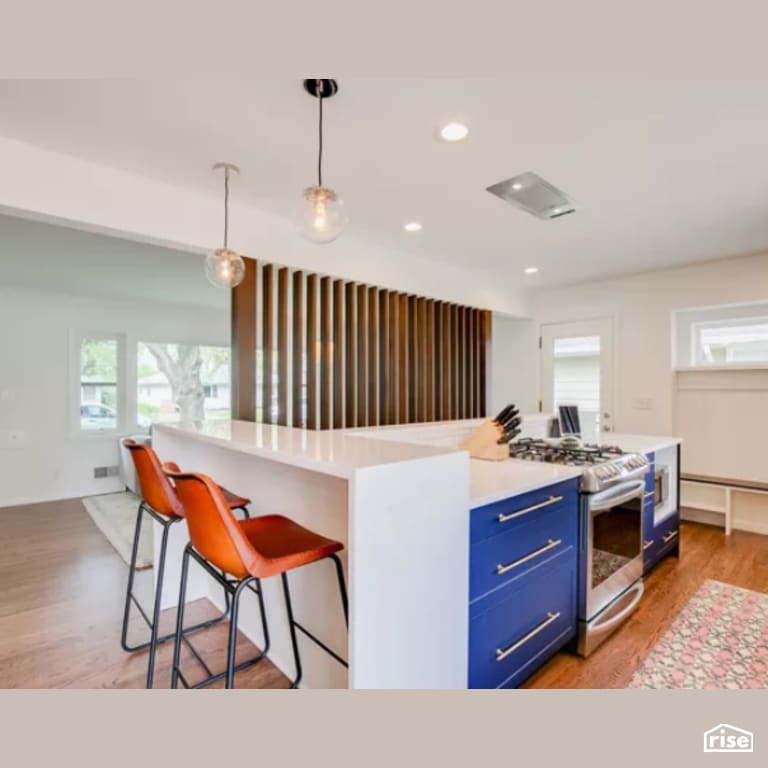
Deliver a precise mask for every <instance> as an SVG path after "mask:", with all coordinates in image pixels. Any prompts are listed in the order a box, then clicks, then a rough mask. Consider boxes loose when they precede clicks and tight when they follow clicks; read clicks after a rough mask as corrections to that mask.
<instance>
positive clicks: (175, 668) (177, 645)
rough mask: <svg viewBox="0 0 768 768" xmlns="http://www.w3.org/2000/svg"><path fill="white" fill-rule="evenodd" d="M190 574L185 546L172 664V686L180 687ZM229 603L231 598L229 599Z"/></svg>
mask: <svg viewBox="0 0 768 768" xmlns="http://www.w3.org/2000/svg"><path fill="white" fill-rule="evenodd" d="M188 574H189V547H188V546H187V547H185V548H184V558H183V560H182V561H181V581H180V582H179V607H178V609H177V612H176V636H175V638H174V641H173V664H172V665H171V688H178V687H179V664H180V663H181V636H182V633H183V627H184V604H185V602H186V599H187V575H188ZM227 604H229V600H227Z"/></svg>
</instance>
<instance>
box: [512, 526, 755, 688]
mask: <svg viewBox="0 0 768 768" xmlns="http://www.w3.org/2000/svg"><path fill="white" fill-rule="evenodd" d="M680 551H681V556H680V560H677V559H676V558H674V557H667V558H665V559H664V560H662V561H661V562H660V563H659V564H658V565H657V566H656V568H655V569H654V570H653V571H652V572H651V573H650V574H648V576H646V577H645V579H644V581H645V595H644V597H643V599H642V601H641V602H640V606H639V607H638V609H637V611H635V613H634V614H633V615H632V616H631V618H630V619H629V620H628V621H627V622H626V623H624V624H623V625H622V626H621V627H620V628H619V629H618V630H617V632H616V633H615V634H614V635H612V636H611V638H610V639H609V640H607V641H606V642H605V644H603V645H602V646H600V648H598V649H597V650H596V651H595V652H594V653H593V654H592V655H591V656H590V657H589V658H587V659H582V658H579V657H578V656H573V655H570V654H566V653H559V654H558V655H557V656H555V657H554V658H553V659H551V660H550V661H549V662H548V663H547V664H546V665H545V666H544V667H542V668H541V669H540V670H539V671H538V672H536V673H535V674H534V675H533V676H532V677H530V678H529V679H528V680H527V682H526V683H525V685H524V686H523V687H525V688H625V687H626V685H627V684H628V683H629V681H630V679H631V678H632V674H633V673H634V671H635V670H636V669H637V667H638V666H639V665H640V662H641V661H642V660H643V659H644V658H645V656H646V654H648V652H649V651H650V650H651V649H652V648H653V646H654V645H655V643H656V642H657V641H658V639H659V638H660V637H661V635H663V634H664V632H665V631H666V629H667V627H668V626H669V625H670V623H671V622H672V620H673V619H674V618H675V616H676V615H677V613H678V612H679V611H680V610H681V609H682V607H683V606H684V605H685V604H686V602H687V601H688V599H689V598H690V597H691V595H692V594H693V593H694V592H695V591H696V590H697V589H698V588H699V586H700V585H701V583H702V582H703V581H704V580H705V579H715V580H716V581H723V582H725V583H727V584H733V585H735V586H737V587H744V588H745V589H752V590H755V591H756V592H768V536H760V535H758V534H755V533H746V532H744V531H734V532H733V534H732V535H731V536H729V537H726V536H725V534H724V533H723V529H722V528H715V527H713V526H709V525H700V524H698V523H687V522H683V523H682V524H681V526H680Z"/></svg>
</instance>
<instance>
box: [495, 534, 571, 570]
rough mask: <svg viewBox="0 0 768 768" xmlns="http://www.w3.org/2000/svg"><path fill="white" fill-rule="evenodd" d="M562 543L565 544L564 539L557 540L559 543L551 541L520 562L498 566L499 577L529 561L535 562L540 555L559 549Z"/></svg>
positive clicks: (522, 558)
mask: <svg viewBox="0 0 768 768" xmlns="http://www.w3.org/2000/svg"><path fill="white" fill-rule="evenodd" d="M562 543H563V540H562V539H557V541H554V540H553V539H550V540H549V541H548V542H547V543H546V544H545V545H544V546H543V547H539V548H538V549H535V550H534V551H533V552H529V553H528V554H527V555H525V556H524V557H521V558H520V559H519V560H515V562H514V563H507V564H506V565H497V566H496V573H497V574H498V575H499V576H502V575H503V574H505V573H506V572H507V571H511V570H512V569H513V568H517V566H518V565H522V564H523V563H527V562H528V561H529V560H533V558H534V557H538V556H539V555H543V554H544V553H545V552H549V550H550V549H554V548H555V547H559V546H560V545H561V544H562Z"/></svg>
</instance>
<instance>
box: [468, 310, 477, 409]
mask: <svg viewBox="0 0 768 768" xmlns="http://www.w3.org/2000/svg"><path fill="white" fill-rule="evenodd" d="M467 342H468V344H469V346H468V348H467V365H468V366H469V383H468V384H467V386H468V387H469V418H470V419H474V418H475V417H476V416H477V408H476V395H477V386H476V384H475V381H476V380H475V310H474V309H472V308H471V307H470V308H469V310H468V311H467Z"/></svg>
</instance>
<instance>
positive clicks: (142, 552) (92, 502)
mask: <svg viewBox="0 0 768 768" xmlns="http://www.w3.org/2000/svg"><path fill="white" fill-rule="evenodd" d="M81 501H82V502H83V506H84V507H85V509H86V510H87V512H88V514H89V515H90V516H91V520H93V522H94V523H95V524H96V527H97V528H98V529H99V530H100V531H101V532H102V533H103V534H104V536H106V538H107V541H109V543H110V544H111V545H112V546H113V547H114V548H115V549H116V550H117V553H118V554H119V555H120V557H122V558H123V560H125V562H126V564H129V563H130V562H131V549H132V548H133V534H134V532H135V530H136V511H137V510H138V508H139V497H138V496H136V495H135V494H133V493H131V492H130V491H125V492H124V493H106V494H103V495H102V496H86V497H85V498H84V499H81ZM153 556H154V540H153V535H152V519H151V518H150V517H149V516H148V515H146V514H145V515H144V519H143V520H142V521H141V534H140V535H139V551H138V553H137V554H136V569H137V570H140V569H141V568H151V567H152V558H153Z"/></svg>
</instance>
